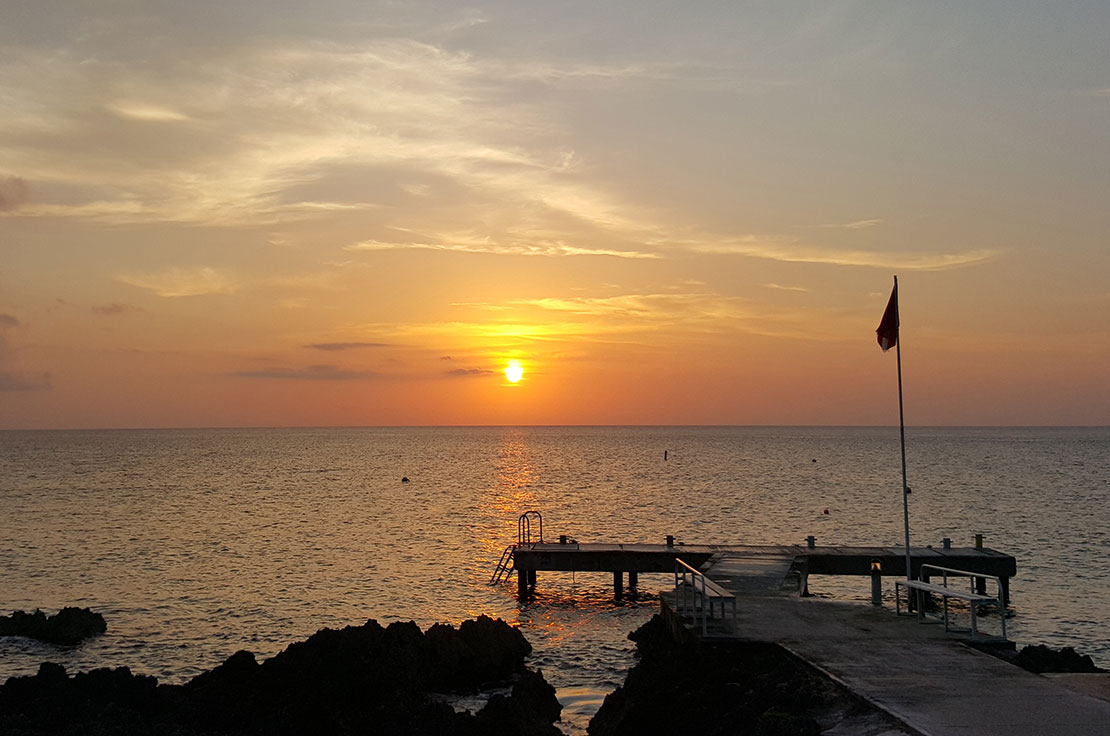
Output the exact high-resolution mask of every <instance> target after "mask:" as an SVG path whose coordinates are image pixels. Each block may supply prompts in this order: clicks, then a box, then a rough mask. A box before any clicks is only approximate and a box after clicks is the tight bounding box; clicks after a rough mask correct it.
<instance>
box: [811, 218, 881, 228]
mask: <svg viewBox="0 0 1110 736" xmlns="http://www.w3.org/2000/svg"><path fill="white" fill-rule="evenodd" d="M882 222H883V221H882V220H856V221H855V222H846V223H844V224H841V225H822V226H821V227H829V228H836V229H841V230H865V229H867V228H871V227H877V226H879V225H881V224H882Z"/></svg>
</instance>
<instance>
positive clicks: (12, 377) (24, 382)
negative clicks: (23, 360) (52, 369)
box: [0, 371, 51, 391]
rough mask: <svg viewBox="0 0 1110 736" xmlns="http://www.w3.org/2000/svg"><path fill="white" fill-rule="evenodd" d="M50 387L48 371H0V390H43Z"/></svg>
mask: <svg viewBox="0 0 1110 736" xmlns="http://www.w3.org/2000/svg"><path fill="white" fill-rule="evenodd" d="M50 387H51V378H50V374H49V373H20V372H12V371H0V391H43V390H46V389H49V388H50Z"/></svg>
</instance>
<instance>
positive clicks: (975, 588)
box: [895, 564, 1006, 639]
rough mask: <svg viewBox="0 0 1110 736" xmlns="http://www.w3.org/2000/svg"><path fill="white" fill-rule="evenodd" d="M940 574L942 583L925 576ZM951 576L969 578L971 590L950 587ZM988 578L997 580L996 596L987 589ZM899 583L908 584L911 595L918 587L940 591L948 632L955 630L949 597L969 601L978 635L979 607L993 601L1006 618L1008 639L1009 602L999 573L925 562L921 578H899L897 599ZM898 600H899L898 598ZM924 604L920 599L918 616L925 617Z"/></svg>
mask: <svg viewBox="0 0 1110 736" xmlns="http://www.w3.org/2000/svg"><path fill="white" fill-rule="evenodd" d="M930 571H931V572H930ZM937 573H939V574H940V578H941V582H940V584H939V585H938V584H936V583H933V582H931V580H930V582H928V583H927V582H925V580H924V578H926V577H929V578H932V577H935V576H936V574H937ZM949 576H952V577H962V578H968V580H969V583H970V587H969V589H968V591H967V592H966V593H965V592H963V591H960V590H958V589H957V588H953V587H950V586H949V585H948V578H949ZM987 580H993V581H994V586H995V587H994V589H995V595H994V596H990V595H987V594H986V592H985V585H986V581H987ZM899 584H900V585H904V586H906V588H907V591H906V592H907V595H909V594H910V590H917V591H918V592H919V593H937V594H938V595H940V596H941V598H942V605H943V607H944V610H943V614H942V616H943V621H944V630H945V631H949V630H951V629H950V626H949V612H948V599H949V598H958V599H961V600H964V601H967V604H968V608H969V609H970V612H971V628H970V632H971V634H972V635H973V636H977V635H978V634H979V626H978V621H977V611H976V606H978V605H982V604H984V603H993V604H994V605H997V606H998V612H999V618H1000V619H1001V621H1002V638H1003V639H1006V602H1005V597H1004V595H1003V591H1002V581H1001V579H1000V578H998V577H997V576H995V575H985V574H983V573H979V572H971V571H969V570H957V569H956V568H952V567H941V566H939V565H929V564H925V565H922V566H921V568H920V570H919V572H918V579H917V580H908V581H907V580H898V581H896V585H895V598H896V599H897V597H898V595H897V593H898V590H897V587H898V585H899ZM980 589H982V590H984V592H982V593H980V592H979V590H980ZM896 603H897V600H896ZM921 603H922V602H921V601H918V615H919V616H921V615H922V614H923V613H924V607H923V606H922V605H921Z"/></svg>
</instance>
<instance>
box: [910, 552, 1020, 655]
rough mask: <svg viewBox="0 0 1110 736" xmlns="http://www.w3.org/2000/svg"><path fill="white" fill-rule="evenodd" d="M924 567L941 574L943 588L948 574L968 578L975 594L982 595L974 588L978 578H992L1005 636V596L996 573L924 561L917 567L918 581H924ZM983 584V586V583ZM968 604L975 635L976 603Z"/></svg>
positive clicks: (946, 601) (946, 583)
mask: <svg viewBox="0 0 1110 736" xmlns="http://www.w3.org/2000/svg"><path fill="white" fill-rule="evenodd" d="M926 568H928V569H929V570H935V571H936V572H939V573H940V575H941V585H942V586H944V587H945V588H948V587H949V585H948V576H949V575H952V576H954V577H966V578H970V580H971V592H972V593H974V594H976V595H982V593H980V592H979V590H977V589H976V586H977V583H978V581H980V580H983V581H986V580H993V581H994V586H995V588H994V590H995V593H996V595H995V600H997V601H998V606H999V609H1000V610H999V618H1000V619H1001V620H1002V638H1003V639H1006V638H1007V637H1006V601H1005V598H1004V597H1003V595H1002V580H1001V579H1000V578H999V577H998V576H997V575H987V574H984V573H981V572H971V571H970V570H959V569H957V568H954V567H941V566H940V565H930V564H928V563H926V564H924V565H922V566H921V568H920V569H919V571H918V573H917V577H918V580H919V581H920V582H924V578H925V577H926V575H927V573H926V572H925V570H926ZM983 585H984V586H985V583H984V584H983ZM982 590H983V591H984V592H985V590H986V588H985V587H983V588H982ZM968 605H969V606H970V607H971V633H972V634H976V635H977V634H978V633H979V632H978V627H977V626H976V621H975V606H976V604H975V603H974V602H969V603H968ZM944 626H945V630H947V629H948V599H947V598H945V600H944Z"/></svg>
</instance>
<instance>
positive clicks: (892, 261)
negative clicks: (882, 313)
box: [676, 236, 1002, 271]
mask: <svg viewBox="0 0 1110 736" xmlns="http://www.w3.org/2000/svg"><path fill="white" fill-rule="evenodd" d="M676 247H678V248H682V249H685V250H689V251H692V252H695V253H713V254H720V255H740V256H749V257H752V258H764V259H768V260H773V261H781V262H784V263H821V264H827V265H832V266H858V267H866V268H886V269H901V270H906V271H945V270H948V269H954V268H964V267H967V266H975V265H979V264H981V263H986V262H988V261H992V260H994V259H995V258H998V257H999V255H1001V253H1002V251H1001V250H1000V249H997V248H977V249H972V250H966V251H963V252H954V253H898V252H890V251H888V252H876V251H865V250H850V249H839V248H832V247H821V246H815V245H806V244H801V243H797V242H793V241H791V240H789V239H786V238H780V239H773V238H769V239H761V238H757V237H754V236H746V237H743V238H722V239H719V240H716V241H711V240H704V241H700V242H689V241H687V242H683V243H678V244H676Z"/></svg>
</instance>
